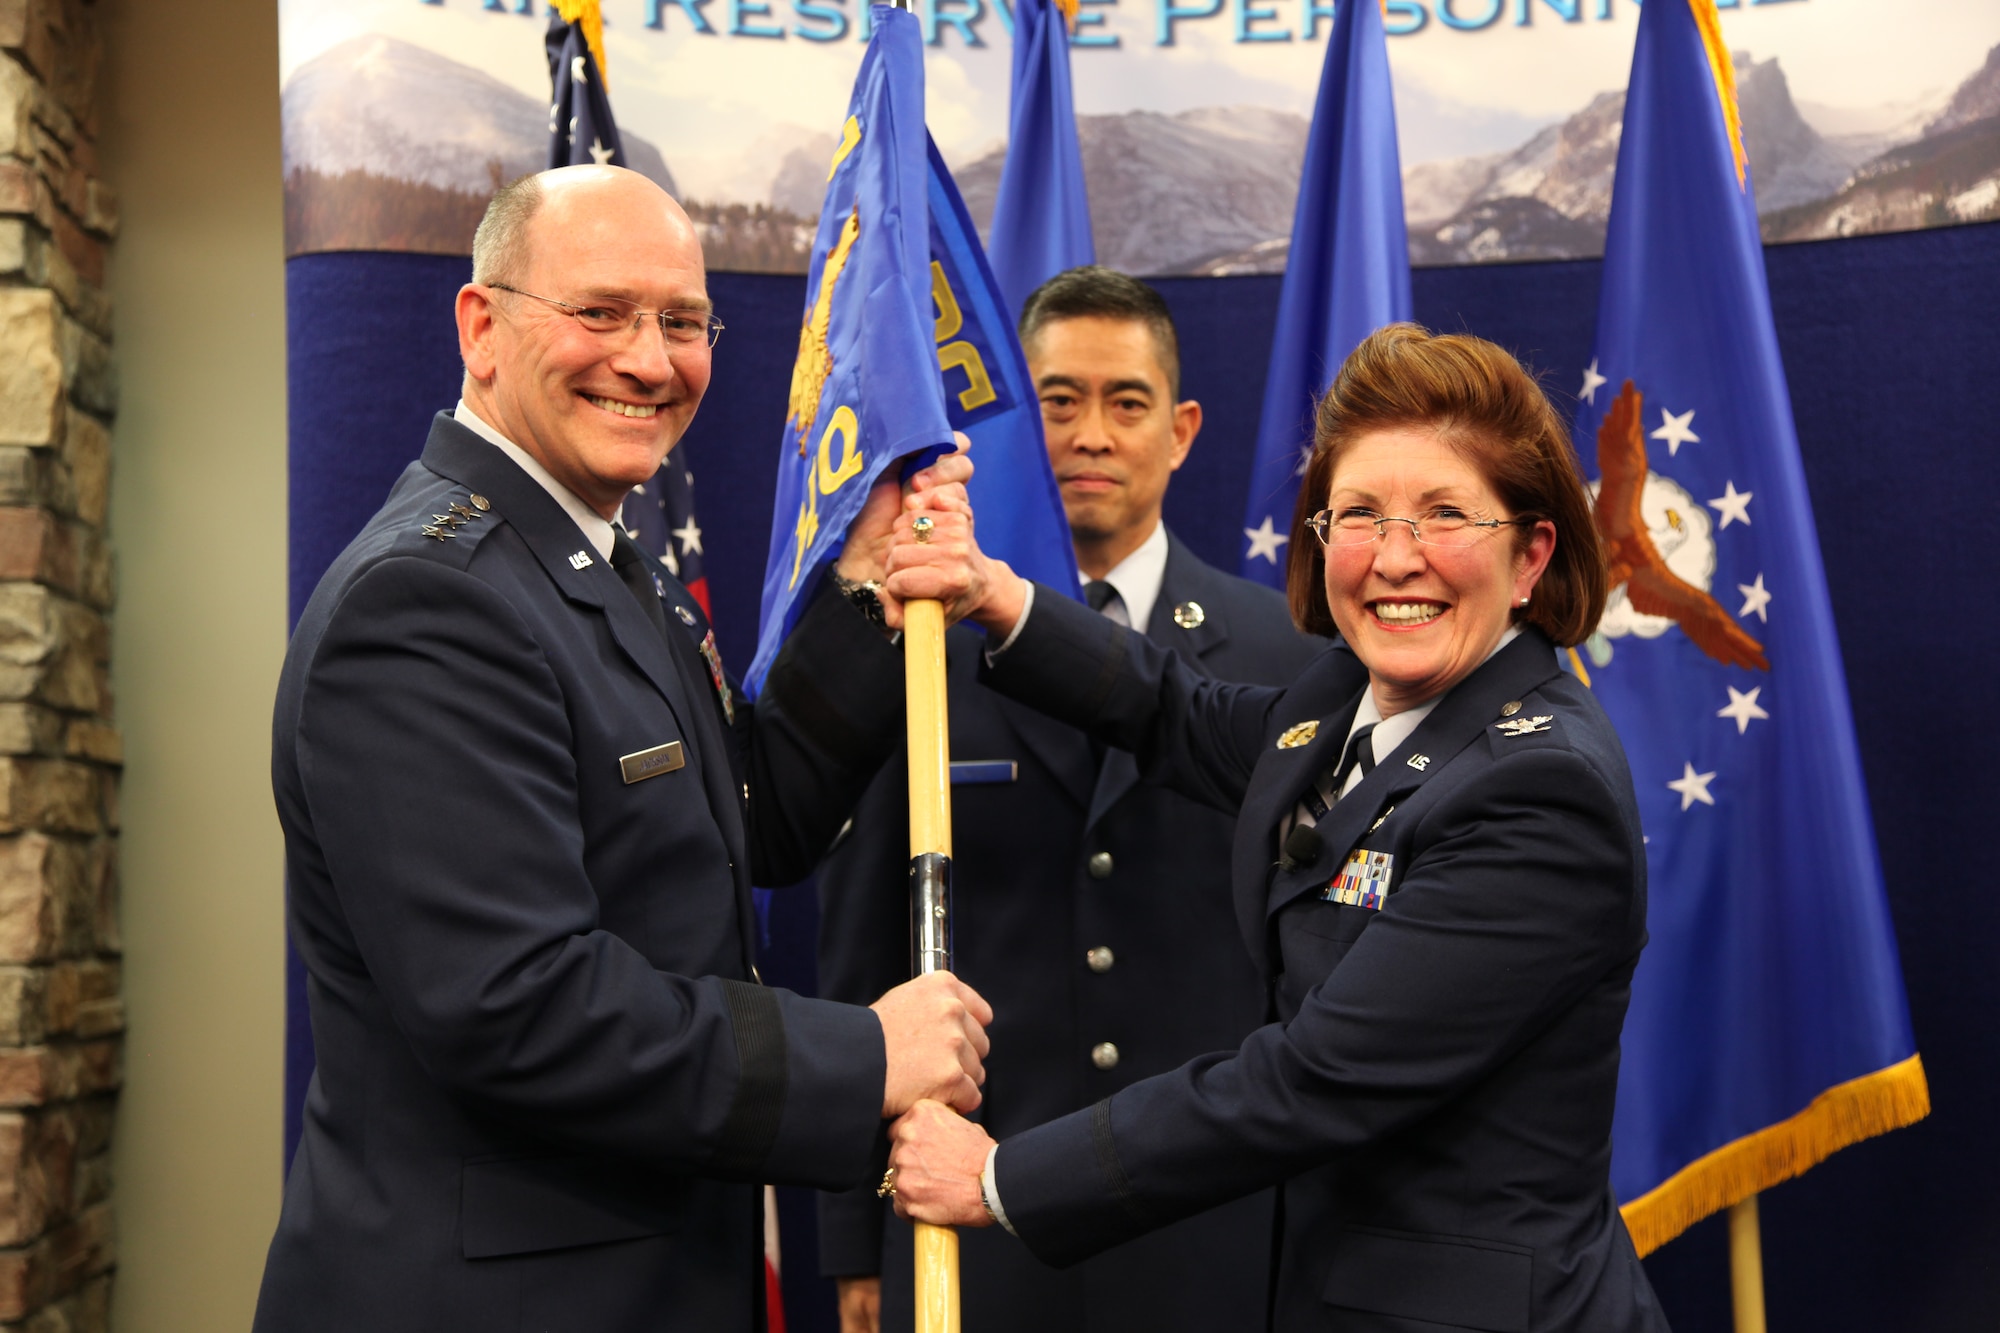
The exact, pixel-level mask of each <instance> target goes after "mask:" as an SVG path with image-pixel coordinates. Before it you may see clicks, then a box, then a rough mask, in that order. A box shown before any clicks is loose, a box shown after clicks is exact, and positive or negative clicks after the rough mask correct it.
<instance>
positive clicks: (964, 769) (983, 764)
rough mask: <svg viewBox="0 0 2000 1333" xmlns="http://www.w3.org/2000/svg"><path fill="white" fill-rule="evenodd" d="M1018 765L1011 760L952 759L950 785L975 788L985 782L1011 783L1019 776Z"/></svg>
mask: <svg viewBox="0 0 2000 1333" xmlns="http://www.w3.org/2000/svg"><path fill="white" fill-rule="evenodd" d="M1019 770H1020V765H1018V764H1016V763H1015V762H1014V761H1013V760H1012V759H954V760H952V763H951V785H952V786H954V787H967V786H975V785H977V784H980V783H986V782H1012V781H1014V780H1015V779H1016V778H1017V777H1019V776H1020V772H1019Z"/></svg>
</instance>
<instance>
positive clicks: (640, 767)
mask: <svg viewBox="0 0 2000 1333" xmlns="http://www.w3.org/2000/svg"><path fill="white" fill-rule="evenodd" d="M686 766H687V755H686V754H685V753H684V752H683V751H682V750H681V743H680V742H679V741H668V742H667V743H666V744H665V745H655V746H654V747H653V748H652V749H650V750H638V751H635V752H634V753H632V754H628V755H621V756H619V759H618V771H619V772H620V773H623V774H624V775H625V785H626V786H628V787H629V786H631V785H632V784H633V783H635V782H644V781H645V780H646V779H647V778H656V777H658V776H660V774H662V773H671V772H673V771H674V770H675V769H677V768H684V767H686Z"/></svg>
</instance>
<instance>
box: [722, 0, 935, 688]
mask: <svg viewBox="0 0 2000 1333" xmlns="http://www.w3.org/2000/svg"><path fill="white" fill-rule="evenodd" d="M873 20H874V33H873V36H872V37H871V39H870V41H869V43H868V50H867V52H866V53H865V54H864V55H863V56H862V58H861V71H860V73H859V74H858V75H856V77H855V80H854V95H853V97H852V98H851V99H850V100H849V102H848V106H847V119H846V121H845V122H844V123H843V125H842V127H841V134H840V142H839V146H838V147H837V148H836V149H835V150H834V156H833V169H832V174H831V176H830V178H829V179H828V181H827V187H826V202H825V203H824V205H823V206H822V207H821V209H820V216H819V232H818V235H817V236H815V237H814V239H813V251H812V262H811V265H810V266H809V267H808V269H807V275H806V308H805V318H804V320H803V322H802V323H801V325H800V328H799V352H798V359H797V361H796V362H795V363H794V364H793V366H792V390H791V397H790V402H789V410H788V412H787V414H786V419H785V433H784V441H783V444H782V445H781V446H780V452H779V455H778V490H777V497H776V500H775V501H774V505H773V509H772V521H771V549H770V555H769V557H768V558H767V560H766V562H765V566H764V596H763V613H762V616H761V618H760V622H759V632H758V640H757V656H756V658H755V659H754V660H753V661H752V662H751V664H750V673H749V675H748V677H747V678H746V679H745V682H744V684H745V688H746V690H747V691H748V692H749V693H750V694H751V695H752V696H753V697H754V696H755V694H756V693H757V692H758V691H759V690H761V689H762V687H763V683H764V676H765V673H767V672H768V671H769V670H770V669H771V663H772V662H773V661H774V660H775V659H776V657H777V655H778V649H779V647H780V646H781V645H782V644H783V642H784V639H785V635H786V634H788V633H789V632H790V631H791V628H792V626H793V625H794V624H795V623H796V622H797V620H798V616H799V612H800V611H801V610H802V609H803V608H804V606H805V604H806V601H807V599H808V598H809V597H810V596H811V594H812V592H813V590H814V588H816V587H817V586H818V583H819V580H820V577H821V575H822V574H823V573H824V572H825V570H826V568H827V566H828V565H829V564H831V563H832V561H833V560H834V558H835V557H836V556H838V555H839V553H840V548H841V545H842V543H843V542H844V541H845V540H846V537H847V527H848V525H849V524H850V523H852V522H853V521H854V517H855V515H856V514H858V513H860V511H861V505H862V502H863V501H864V500H866V499H867V497H868V489H869V487H870V486H872V485H874V483H875V479H876V478H877V477H878V476H879V475H880V474H881V472H882V470H883V469H884V468H886V467H888V466H889V465H891V464H892V463H894V462H896V460H898V459H900V458H902V457H904V456H905V455H907V454H912V453H918V452H925V453H928V454H929V455H930V457H935V456H936V455H937V454H938V453H943V452H949V451H950V449H951V448H952V439H951V424H950V422H949V420H948V419H947V417H946V415H945V401H944V384H943V381H942V380H941V379H940V378H939V376H938V375H937V374H936V372H935V369H934V368H935V366H936V365H937V352H936V343H937V340H936V337H935V331H936V327H937V326H936V321H935V320H934V318H933V317H932V312H931V291H932V275H931V265H930V237H931V227H930V220H929V214H930V208H929V202H928V191H929V175H930V172H929V164H928V161H927V158H926V152H925V147H926V143H927V141H928V138H929V136H928V135H927V134H926V133H925V132H924V61H923V37H922V34H921V32H920V31H919V25H918V19H917V17H916V15H914V14H912V13H910V12H909V11H908V10H903V9H891V8H889V7H888V6H886V5H876V6H875V7H874V10H873ZM919 461H920V462H921V461H928V459H924V460H919Z"/></svg>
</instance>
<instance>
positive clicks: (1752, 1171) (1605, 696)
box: [1570, 0, 1930, 1254]
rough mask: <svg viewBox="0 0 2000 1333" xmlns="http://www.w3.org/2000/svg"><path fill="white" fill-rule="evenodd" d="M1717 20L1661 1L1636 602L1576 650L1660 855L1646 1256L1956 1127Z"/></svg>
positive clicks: (1612, 366)
mask: <svg viewBox="0 0 2000 1333" xmlns="http://www.w3.org/2000/svg"><path fill="white" fill-rule="evenodd" d="M1734 73H1735V71H1734V70H1733V69H1732V65H1731V62H1730V60H1729V56H1728V52H1727V50H1726V49H1725V48H1724V46H1723V43H1722V35H1721V32H1720V31H1719V24H1718V23H1717V21H1716V11H1715V6H1714V0H1648V3H1647V5H1646V14H1645V18H1644V20H1643V21H1642V23H1641V25H1640V28H1639V37H1638V43H1637V47H1636V49H1635V52H1634V55H1633V63H1632V83H1631V96H1630V100H1629V102H1628V104H1627V106H1626V108H1625V112H1624V117H1623V124H1624V128H1623V133H1622V136H1621V138H1620V142H1619V149H1618V152H1619V162H1618V170H1619V177H1618V190H1617V194H1616V196H1615V197H1614V199H1613V202H1612V208H1611V219H1610V239H1609V242H1608V245H1607V248H1606V254H1605V260H1604V285H1603V291H1602V295H1601V298H1600V306H1599V315H1598V331H1597V341H1596V345H1595V353H1596V355H1595V357H1594V359H1593V360H1592V361H1591V363H1590V365H1589V366H1588V367H1587V368H1586V369H1585V371H1584V378H1583V383H1582V389H1581V394H1580V398H1581V405H1580V408H1579V411H1578V416H1577V431H1576V438H1577V441H1578V443H1579V445H1580V446H1581V448H1582V450H1583V452H1584V454H1585V456H1586V459H1589V458H1590V457H1591V456H1592V454H1593V453H1594V461H1595V464H1596V468H1595V470H1596V472H1597V473H1598V480H1597V481H1596V482H1595V483H1593V485H1594V489H1595V493H1596V514H1597V522H1598V526H1599V528H1600V529H1601V531H1602V534H1603V537H1604V539H1605V543H1606V549H1607V557H1608V559H1609V562H1610V565H1611V577H1610V581H1611V585H1612V594H1611V599H1610V601H1609V603H1608V605H1607V608H1606V611H1605V614H1604V618H1603V621H1602V622H1601V623H1600V625H1599V627H1598V630H1597V632H1596V633H1595V634H1593V635H1592V636H1591V638H1590V639H1589V640H1588V641H1587V642H1586V644H1585V645H1584V655H1587V657H1588V662H1587V663H1586V662H1585V661H1584V656H1583V655H1577V654H1575V653H1574V652H1572V655H1571V658H1570V661H1571V664H1572V665H1573V667H1574V668H1575V669H1576V671H1577V673H1578V675H1579V676H1580V677H1581V678H1583V679H1585V680H1586V681H1587V683H1588V684H1589V685H1590V686H1591V687H1592V688H1593V689H1594V690H1595V691H1596V693H1597V697H1598V698H1599V699H1600V700H1601V701H1602V702H1603V704H1604V707H1605V709H1606V711H1607V712H1608V713H1609V714H1610V715H1611V718H1612V721H1613V722H1614V723H1615V724H1616V725H1617V727H1618V733H1619V736H1620V738H1621V739H1622V740H1623V742H1624V745H1625V750H1626V754H1627V756H1628V758H1629V759H1630V761H1631V766H1632V776H1633V781H1634V784H1635V786H1636V788H1637V791H1638V796H1639V813H1640V819H1641V823H1642V825H1643V827H1644V828H1645V830H1646V834H1647V848H1646V853H1647V867H1648V872H1649V874H1648V879H1649V893H1648V911H1647V927H1648V931H1649V933H1650V936H1651V939H1650V942H1649V943H1648V945H1647V948H1646V952H1645V954H1644V956H1643V957H1642V958H1641V960H1640V963H1639V969H1638V972H1637V974H1636V975H1635V977H1634V979H1633V983H1632V1005H1631V1010H1630V1012H1629V1014H1628V1016H1627V1018H1626V1022H1625V1035H1624V1052H1623V1059H1622V1063H1621V1065H1620V1071H1619V1087H1618V1108H1617V1115H1616V1120H1615V1123H1614V1127H1613V1132H1612V1145H1613V1149H1612V1186H1613V1189H1614V1191H1615V1192H1616V1194H1617V1196H1618V1198H1619V1200H1620V1201H1621V1204H1622V1206H1623V1209H1624V1213H1625V1219H1626V1222H1627V1225H1628V1226H1629V1228H1630V1229H1631V1232H1632V1238H1633V1242H1634V1244H1635V1245H1636V1246H1637V1247H1638V1249H1639V1252H1640V1253H1641V1254H1644V1253H1646V1252H1648V1251H1649V1250H1652V1249H1654V1248H1656V1247H1657V1246H1659V1245H1661V1244H1663V1243H1665V1242H1666V1241H1668V1240H1670V1239H1672V1238H1673V1237H1674V1236H1675V1235H1677V1234H1679V1233H1680V1232H1681V1231H1682V1230H1684V1229H1686V1228H1687V1227H1688V1226H1690V1225H1692V1224H1693V1223H1694V1222H1696V1221H1698V1220H1700V1219H1701V1218H1702V1217H1705V1216H1707V1215H1708V1214H1710V1213H1713V1212H1716V1211H1718V1210H1720V1209H1722V1208H1725V1207H1728V1206H1729V1205H1731V1204H1733V1203H1736V1202H1739V1201H1741V1200H1742V1199H1745V1198H1747V1197H1749V1196H1750V1195H1752V1194H1755V1193H1757V1192H1759V1191H1761V1190H1763V1189H1766V1188H1768V1187H1770V1186H1771V1185H1774V1184H1776V1183H1778V1182H1779V1181H1782V1180H1786V1179H1788V1178H1790V1177H1792V1176H1795V1175H1797V1174H1798V1173H1800V1172H1801V1171H1804V1170H1806V1169H1807V1168H1809V1167H1811V1166H1813V1165H1815V1164H1817V1163H1818V1162H1819V1161H1820V1160H1822V1159H1823V1158H1825V1157H1826V1156H1827V1155H1828V1154H1830V1153H1832V1152H1834V1151H1836V1150H1838V1149H1840V1148H1843V1147H1846V1146H1847V1145H1849V1144H1852V1143H1855V1142H1857V1141H1859V1140H1861V1139H1863V1138H1866V1137H1868V1136H1870V1135H1873V1134H1880V1133H1883V1132H1885V1131H1887V1130H1890V1129H1894V1128H1897V1127H1899V1126H1902V1125H1907V1124H1909V1123H1911V1122H1912V1121H1915V1120H1917V1119H1920V1118H1921V1117H1922V1116H1924V1115H1925V1114H1926V1113H1927V1112H1928V1111H1929V1107H1930V1101H1929V1090H1928V1087H1927V1084H1926V1081H1925V1077H1924V1071H1923V1064H1922V1061H1921V1060H1920V1058H1919V1057H1918V1055H1917V1051H1916V1045H1915V1041H1914V1038H1913V1037H1912V1034H1911V1030H1910V1019H1909V1012H1908V1006H1907V1004H1906V1001H1905V998H1904V993H1903V978H1902V970H1901V966H1900V963H1899V961H1898V958H1897V952H1896V940H1895V932H1894V929H1893V927H1892V926H1891V924H1890V920H1889V910H1888V903H1887V901H1886V898H1885V896H1884V893H1883V885H1882V870H1881V861H1880V857H1879V855H1878V853H1877V849H1876V844H1875V833H1874V828H1873V824H1872V822H1871V819H1870V816H1869V808H1868V799H1867V793H1866V791H1865V790H1864V788H1863V785H1862V775H1861V763H1860V757H1859V753H1858V751H1857V747H1856V744H1855V736H1854V722H1853V716H1852V713H1851V711H1850V708H1849V704H1848V696H1847V685H1846V676H1845V674H1844V672H1843V669H1842V666H1841V655H1840V647H1839V644H1838V642H1837V640H1836V638H1835V633H1834V623H1833V612H1832V607H1831V604H1830V602H1829V599H1828V595H1827V587H1826V578H1825V573H1824V570H1823V568H1822V565H1821V561H1820V552H1819V543H1818V535H1817V530H1816V529H1815V527H1814V524H1813V516H1812V509H1811V502H1810V499H1809V497H1808V496H1807V493H1806V483H1805V474H1804V469H1803V467H1802V466H1801V462H1800V458H1799V447H1798V437H1797V434H1796V432H1795V430H1794V428H1793V422H1792V411H1791V399H1790V395H1789V393H1788V391H1787V388H1786V380H1785V371H1784V366H1783V364H1782V363H1781V361H1780V359H1779V354H1778V341H1777V335H1776V331H1775V329H1774V327H1773V325H1772V319H1771V307H1770V299H1769V295H1768V292H1767V288H1766V283H1765V273H1764V254H1763V248H1762V247H1761V246H1760V245H1759V244H1758V237H1757V221H1756V205H1755V199H1754V194H1755V189H1756V188H1758V187H1760V186H1761V184H1762V182H1761V181H1759V180H1758V179H1757V174H1756V168H1755V164H1754V162H1751V161H1747V160H1746V155H1745V153H1744V144H1743V138H1744V135H1743V132H1742V119H1741V116H1740V114H1739V110H1738V108H1739V100H1738V89H1737V86H1736V84H1735V81H1734V79H1733V77H1732V75H1733V74H1734Z"/></svg>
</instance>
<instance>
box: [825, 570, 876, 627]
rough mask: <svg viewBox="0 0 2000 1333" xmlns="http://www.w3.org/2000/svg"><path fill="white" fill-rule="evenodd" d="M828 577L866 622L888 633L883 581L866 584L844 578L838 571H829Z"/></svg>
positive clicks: (872, 581)
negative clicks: (884, 609) (883, 606)
mask: <svg viewBox="0 0 2000 1333" xmlns="http://www.w3.org/2000/svg"><path fill="white" fill-rule="evenodd" d="M826 575H827V577H828V578H830V579H832V580H833V587H834V591H836V592H838V593H839V594H840V595H841V596H842V597H845V598H846V599H847V600H848V602H849V603H850V604H852V605H853V607H854V609H855V610H856V611H859V612H860V613H861V616H862V618H863V619H864V620H866V621H867V622H868V623H869V624H871V625H873V626H875V627H876V628H877V629H879V630H882V631H883V632H884V633H886V632H887V631H888V629H889V617H888V615H887V613H886V612H884V611H883V610H882V581H881V580H880V579H869V580H867V581H866V582H862V581H860V580H858V579H850V578H846V577H843V576H842V574H841V572H840V571H839V570H837V569H829V570H827V572H826Z"/></svg>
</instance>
